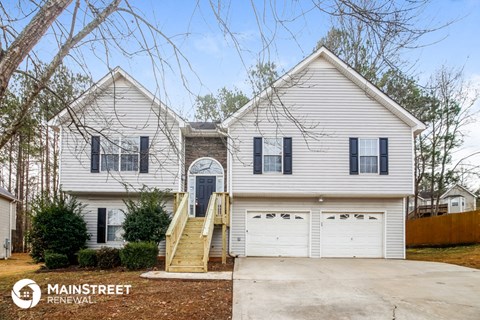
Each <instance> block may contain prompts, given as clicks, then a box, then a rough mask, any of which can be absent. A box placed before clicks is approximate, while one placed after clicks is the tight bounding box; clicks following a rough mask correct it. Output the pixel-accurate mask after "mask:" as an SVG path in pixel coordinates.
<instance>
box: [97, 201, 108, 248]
mask: <svg viewBox="0 0 480 320" xmlns="http://www.w3.org/2000/svg"><path fill="white" fill-rule="evenodd" d="M106 228H107V209H106V208H98V214H97V243H105V234H106V231H107V230H106Z"/></svg>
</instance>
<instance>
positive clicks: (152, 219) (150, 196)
mask: <svg viewBox="0 0 480 320" xmlns="http://www.w3.org/2000/svg"><path fill="white" fill-rule="evenodd" d="M169 196H170V193H169V192H163V191H160V190H158V189H156V188H155V189H147V188H145V187H144V188H143V189H142V190H141V193H140V199H139V200H131V199H128V200H124V203H125V205H126V206H127V211H126V212H125V221H124V222H123V225H122V227H123V231H124V232H125V233H124V235H123V238H124V239H125V240H126V241H128V242H138V241H153V242H155V243H157V244H159V243H160V241H162V240H163V239H165V233H166V232H167V229H168V226H169V225H170V221H171V218H170V215H169V214H168V213H167V211H166V210H165V202H166V200H167V197H169Z"/></svg>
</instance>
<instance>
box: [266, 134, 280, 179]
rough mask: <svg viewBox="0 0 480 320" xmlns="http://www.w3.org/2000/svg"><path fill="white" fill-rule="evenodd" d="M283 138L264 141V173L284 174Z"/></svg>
mask: <svg viewBox="0 0 480 320" xmlns="http://www.w3.org/2000/svg"><path fill="white" fill-rule="evenodd" d="M282 141H283V139H282V138H264V139H263V172H282V150H283V144H282Z"/></svg>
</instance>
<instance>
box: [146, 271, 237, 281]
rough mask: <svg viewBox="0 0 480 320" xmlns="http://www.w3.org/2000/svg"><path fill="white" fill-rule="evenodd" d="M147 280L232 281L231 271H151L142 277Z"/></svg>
mask: <svg viewBox="0 0 480 320" xmlns="http://www.w3.org/2000/svg"><path fill="white" fill-rule="evenodd" d="M140 277H142V278H147V279H183V280H232V272H231V271H223V272H214V271H211V272H195V273H194V272H182V273H180V272H165V271H149V272H145V273H142V274H141V275H140Z"/></svg>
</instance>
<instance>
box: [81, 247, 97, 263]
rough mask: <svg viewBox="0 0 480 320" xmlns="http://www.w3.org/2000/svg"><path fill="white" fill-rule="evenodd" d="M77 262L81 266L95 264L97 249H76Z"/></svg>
mask: <svg viewBox="0 0 480 320" xmlns="http://www.w3.org/2000/svg"><path fill="white" fill-rule="evenodd" d="M78 264H79V265H80V267H82V268H88V267H96V266H97V251H96V250H93V249H82V250H80V251H78Z"/></svg>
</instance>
